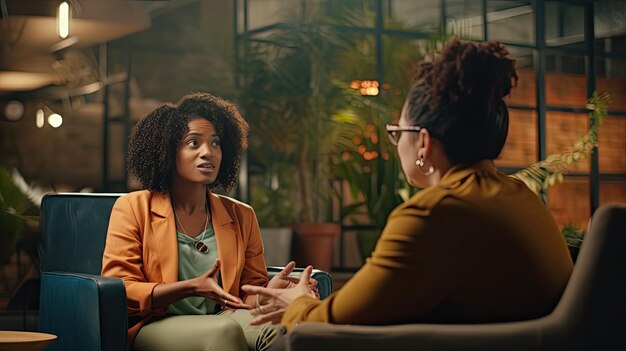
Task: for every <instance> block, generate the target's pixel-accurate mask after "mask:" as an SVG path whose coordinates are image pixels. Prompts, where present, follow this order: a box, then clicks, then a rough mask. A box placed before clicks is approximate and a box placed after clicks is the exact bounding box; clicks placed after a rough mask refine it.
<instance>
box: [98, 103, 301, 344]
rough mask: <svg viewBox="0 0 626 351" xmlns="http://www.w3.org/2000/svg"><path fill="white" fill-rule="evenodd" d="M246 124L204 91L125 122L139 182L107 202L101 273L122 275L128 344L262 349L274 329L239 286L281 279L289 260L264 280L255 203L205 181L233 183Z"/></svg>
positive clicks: (285, 283) (281, 284) (275, 283)
mask: <svg viewBox="0 0 626 351" xmlns="http://www.w3.org/2000/svg"><path fill="white" fill-rule="evenodd" d="M247 131H248V125H247V123H246V122H245V120H244V119H243V118H242V117H241V116H240V114H239V112H238V111H237V109H236V108H235V106H234V105H233V104H232V103H230V102H228V101H225V100H223V99H221V98H218V97H215V96H212V95H210V94H192V95H188V96H185V97H183V99H181V101H180V102H179V103H178V104H176V105H171V104H165V105H162V106H160V107H158V108H157V109H155V110H154V111H152V112H151V113H150V114H148V116H147V117H146V118H145V119H143V120H142V121H140V122H139V123H138V124H137V125H136V126H135V128H134V129H133V132H132V134H131V137H130V140H129V147H128V169H129V172H130V173H131V175H133V176H135V177H136V178H137V179H138V180H139V182H140V183H141V184H142V185H143V186H144V187H145V188H146V190H142V191H136V192H132V193H129V194H127V195H125V196H122V197H120V198H119V199H118V201H117V202H116V203H115V205H114V207H113V210H112V213H111V218H110V222H109V229H108V234H107V242H106V247H105V250H104V256H103V264H102V275H103V276H110V277H118V278H121V279H123V281H124V285H125V287H126V296H127V303H128V313H129V315H130V316H136V318H134V319H138V322H137V323H136V324H135V325H132V326H131V328H130V329H129V343H130V344H131V346H132V348H134V349H135V350H247V349H250V350H263V349H265V348H267V347H268V345H269V344H270V343H271V341H272V340H273V339H274V338H275V336H276V335H277V329H276V328H275V326H272V325H271V324H266V325H262V326H251V325H250V324H249V321H250V319H251V316H250V312H249V311H248V308H249V306H250V305H254V302H255V295H250V294H245V293H244V292H243V291H241V290H240V287H241V286H242V285H243V284H250V285H254V286H269V287H275V288H286V287H289V286H291V285H292V283H291V281H290V280H288V278H287V277H286V276H287V274H288V273H289V272H290V271H291V270H292V269H293V267H294V266H295V264H294V263H293V262H291V263H290V264H288V265H287V266H286V267H285V270H283V272H282V273H281V274H279V275H278V276H277V277H275V278H274V279H272V280H271V281H270V282H268V278H267V270H266V266H265V262H264V259H263V243H262V240H261V235H260V231H259V226H258V223H257V220H256V216H255V214H254V211H253V210H252V208H251V207H250V206H248V205H246V204H243V203H241V202H239V201H236V200H234V199H231V198H229V197H226V196H221V195H216V194H214V193H213V192H212V191H211V190H212V189H214V188H217V187H221V188H222V189H225V190H229V189H231V188H232V187H233V186H234V185H235V184H236V181H237V171H238V169H239V163H240V159H241V153H242V151H243V150H244V149H245V148H246V146H247V139H246V138H247ZM220 278H221V279H220Z"/></svg>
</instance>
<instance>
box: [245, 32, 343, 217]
mask: <svg viewBox="0 0 626 351" xmlns="http://www.w3.org/2000/svg"><path fill="white" fill-rule="evenodd" d="M342 47H343V43H342V41H341V38H339V37H337V36H335V35H333V33H332V31H331V30H330V28H329V27H328V26H325V25H323V24H322V23H321V22H317V21H316V22H312V23H301V22H284V23H281V25H280V26H279V27H278V28H277V29H276V30H275V31H273V32H272V33H271V34H270V35H269V36H267V37H264V38H262V39H254V40H253V39H249V40H248V41H247V42H246V43H245V45H244V47H243V51H244V54H243V55H242V56H243V59H242V62H241V65H240V68H241V76H242V77H243V80H244V84H243V86H242V89H241V95H240V97H239V104H240V106H242V108H243V110H244V115H245V116H246V118H247V119H248V120H249V122H250V125H251V132H250V134H251V135H252V141H251V143H252V145H253V147H252V148H251V152H252V155H251V161H252V163H253V164H254V165H255V166H256V167H259V168H261V172H260V173H265V174H268V175H269V177H270V178H271V177H279V179H278V184H279V186H280V187H283V188H285V189H281V191H282V190H285V191H287V192H289V193H291V194H294V196H295V197H296V199H297V201H293V202H292V201H288V202H287V203H289V204H294V205H296V208H297V210H296V211H297V218H296V221H299V222H301V223H307V222H308V223H311V222H324V221H326V219H327V218H326V217H327V213H328V201H329V198H330V196H331V194H332V189H331V185H330V182H329V179H330V178H331V176H332V169H331V167H330V156H331V154H333V153H334V152H336V150H337V149H336V148H337V146H338V145H340V144H342V143H345V142H346V140H348V139H349V137H350V135H349V134H348V133H346V129H347V128H351V127H350V121H349V120H345V119H343V120H342V119H337V118H333V117H332V112H333V111H335V110H337V109H338V106H339V104H340V102H341V101H342V100H341V94H342V93H341V88H340V87H339V86H337V85H336V83H335V80H334V77H335V75H334V74H333V72H334V71H335V69H336V66H335V62H336V59H337V57H338V56H339V55H338V51H339V50H341V48H342ZM276 162H278V163H280V164H281V167H282V168H283V169H282V170H281V171H280V172H277V171H272V168H273V167H274V166H273V164H274V163H276ZM288 167H291V170H290V171H289V170H285V168H288ZM286 177H289V178H291V179H286ZM293 180H295V182H294V181H293ZM270 181H271V180H270ZM277 190H278V189H277ZM255 191H259V190H258V189H257V190H255ZM262 198H263V196H262ZM264 198H266V199H267V198H268V197H267V196H266V197H264ZM274 204H276V205H277V206H278V207H277V208H275V209H274V211H287V212H289V211H290V210H291V209H293V207H288V208H282V204H284V202H283V201H278V202H274ZM291 217H292V216H290V215H287V216H283V215H280V216H273V218H268V219H267V222H278V221H283V220H289V219H290V218H291ZM260 221H261V223H263V222H264V221H265V218H263V217H262V216H261V218H260ZM282 224H292V223H282Z"/></svg>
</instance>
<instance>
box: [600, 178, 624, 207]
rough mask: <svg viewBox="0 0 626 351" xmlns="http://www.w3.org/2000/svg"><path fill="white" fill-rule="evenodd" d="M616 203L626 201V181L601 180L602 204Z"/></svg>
mask: <svg viewBox="0 0 626 351" xmlns="http://www.w3.org/2000/svg"><path fill="white" fill-rule="evenodd" d="M614 203H626V181H623V180H615V181H608V180H606V181H601V182H600V206H602V205H607V204H614Z"/></svg>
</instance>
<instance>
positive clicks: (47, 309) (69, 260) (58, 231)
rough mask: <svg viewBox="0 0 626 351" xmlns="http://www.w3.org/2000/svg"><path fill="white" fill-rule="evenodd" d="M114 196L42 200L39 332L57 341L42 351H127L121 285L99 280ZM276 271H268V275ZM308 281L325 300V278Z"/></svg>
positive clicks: (327, 284)
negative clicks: (317, 289) (314, 282)
mask: <svg viewBox="0 0 626 351" xmlns="http://www.w3.org/2000/svg"><path fill="white" fill-rule="evenodd" d="M120 195H122V194H80V193H66V194H50V195H46V196H45V197H44V198H43V201H42V205H41V223H40V225H41V232H42V235H41V241H40V244H39V256H40V260H41V295H40V302H39V330H40V331H42V332H46V333H52V334H55V335H57V337H58V339H57V341H55V342H54V343H53V344H52V345H51V346H50V347H49V348H48V350H51V351H53V350H64V351H68V350H81V351H82V350H100V351H107V350H115V351H119V350H127V349H128V346H127V329H128V315H127V313H126V293H125V290H124V284H123V283H122V280H121V279H117V278H108V277H102V276H100V271H101V267H102V253H103V251H104V245H105V239H106V233H107V228H108V225H109V216H110V214H111V209H112V207H113V204H114V203H115V201H116V200H117V198H118V197H119V196H120ZM280 270H281V268H280V267H268V274H269V275H270V276H272V275H273V274H276V273H277V272H279V271H280ZM297 271H300V270H297ZM297 271H296V272H294V273H293V274H297ZM313 277H314V278H315V279H317V281H318V282H319V291H320V296H321V298H325V297H326V296H328V295H330V293H331V292H332V280H331V278H330V275H329V274H328V273H326V272H323V271H319V270H315V271H314V273H313Z"/></svg>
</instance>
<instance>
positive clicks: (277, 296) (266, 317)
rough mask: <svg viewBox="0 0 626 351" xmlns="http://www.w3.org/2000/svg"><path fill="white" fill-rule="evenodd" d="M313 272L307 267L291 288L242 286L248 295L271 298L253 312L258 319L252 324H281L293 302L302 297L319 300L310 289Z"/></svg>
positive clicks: (311, 268)
mask: <svg viewBox="0 0 626 351" xmlns="http://www.w3.org/2000/svg"><path fill="white" fill-rule="evenodd" d="M291 263H292V262H290V264H291ZM288 266H289V265H288ZM292 269H293V268H292ZM311 272H313V267H311V266H308V267H306V268H305V269H304V272H302V274H301V275H300V281H299V282H298V283H297V284H296V285H294V286H292V287H290V288H284V289H277V288H269V287H268V288H262V287H259V286H253V285H244V286H242V287H241V289H242V290H243V291H245V292H246V293H248V294H261V295H265V296H267V297H269V298H270V300H269V302H268V303H267V304H265V305H261V306H257V309H256V310H252V311H251V313H252V315H254V316H256V318H254V319H253V320H252V321H251V322H250V324H252V325H259V324H263V323H266V322H272V323H274V324H276V323H279V322H280V320H281V318H282V317H283V314H285V310H286V309H287V306H289V304H290V303H291V302H292V301H293V300H295V299H297V298H298V297H300V296H311V297H314V298H319V295H317V294H316V292H315V291H313V290H312V289H311V288H310V287H309V284H310V280H311ZM281 273H282V272H281Z"/></svg>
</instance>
